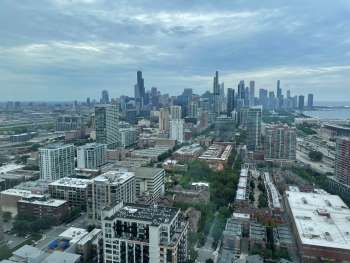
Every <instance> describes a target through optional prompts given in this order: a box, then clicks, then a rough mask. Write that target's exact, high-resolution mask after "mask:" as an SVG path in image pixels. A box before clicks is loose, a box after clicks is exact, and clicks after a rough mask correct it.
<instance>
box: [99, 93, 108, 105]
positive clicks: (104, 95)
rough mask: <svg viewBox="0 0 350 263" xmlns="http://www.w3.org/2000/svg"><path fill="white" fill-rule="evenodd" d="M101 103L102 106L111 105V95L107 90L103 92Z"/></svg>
mask: <svg viewBox="0 0 350 263" xmlns="http://www.w3.org/2000/svg"><path fill="white" fill-rule="evenodd" d="M100 102H101V103H102V104H108V103H109V95H108V91H107V90H102V96H101V100H100Z"/></svg>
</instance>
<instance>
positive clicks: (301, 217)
mask: <svg viewBox="0 0 350 263" xmlns="http://www.w3.org/2000/svg"><path fill="white" fill-rule="evenodd" d="M285 198H286V209H287V212H288V213H289V215H290V218H291V219H292V226H293V231H294V234H295V236H296V240H297V244H298V249H299V252H300V255H301V258H302V261H303V262H345V261H347V260H349V258H350V209H349V208H348V206H347V205H346V204H345V203H344V202H343V201H342V200H341V198H340V197H339V196H337V195H331V194H328V193H325V192H324V191H320V190H316V191H314V192H308V193H305V192H299V191H298V189H294V190H293V191H286V192H285Z"/></svg>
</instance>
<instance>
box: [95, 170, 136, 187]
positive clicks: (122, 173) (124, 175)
mask: <svg viewBox="0 0 350 263" xmlns="http://www.w3.org/2000/svg"><path fill="white" fill-rule="evenodd" d="M134 176H135V174H134V173H133V172H128V171H127V170H123V169H121V170H116V171H108V172H106V173H104V174H101V175H99V176H97V177H95V178H94V179H92V180H93V181H95V182H101V183H102V182H105V183H110V184H115V185H117V184H123V183H125V182H126V181H128V180H130V179H131V178H132V177H134Z"/></svg>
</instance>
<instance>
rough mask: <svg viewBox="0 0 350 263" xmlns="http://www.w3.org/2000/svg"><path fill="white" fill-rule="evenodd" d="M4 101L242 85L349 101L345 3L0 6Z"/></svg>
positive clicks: (237, 0)
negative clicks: (139, 83)
mask: <svg viewBox="0 0 350 263" xmlns="http://www.w3.org/2000/svg"><path fill="white" fill-rule="evenodd" d="M0 25H1V26H0V91H1V92H0V100H1V101H4V100H74V99H78V100H82V99H85V98H86V97H91V98H99V97H100V94H101V90H102V89H107V90H108V91H109V93H110V96H111V97H115V96H119V95H122V94H125V95H133V86H134V84H135V82H136V71H137V70H139V69H141V70H142V71H143V75H144V78H145V85H146V87H147V88H151V87H152V86H155V87H158V88H159V89H160V90H161V92H162V93H170V94H172V95H175V94H179V93H180V92H181V91H182V90H183V89H184V88H193V89H194V91H195V92H196V93H202V92H204V91H206V90H208V89H212V76H213V75H214V71H215V70H219V72H220V81H224V82H225V87H226V88H228V87H236V86H237V84H238V81H239V80H241V79H244V80H245V81H247V82H249V80H255V81H256V88H257V89H259V88H267V89H275V86H276V81H277V79H280V80H281V85H282V88H283V89H284V91H285V90H287V89H291V91H292V94H299V93H308V92H313V93H315V99H316V100H319V101H320V100H342V101H344V100H350V96H349V91H350V85H349V83H350V1H349V0H293V1H290V0H263V1H262V0H226V1H222V0H215V1H214V0H197V1H196V0H144V1H139V0H123V1H119V0H1V1H0Z"/></svg>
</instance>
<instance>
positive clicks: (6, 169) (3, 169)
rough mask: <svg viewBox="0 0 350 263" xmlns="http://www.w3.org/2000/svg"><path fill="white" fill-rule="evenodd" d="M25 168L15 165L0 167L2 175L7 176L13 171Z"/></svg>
mask: <svg viewBox="0 0 350 263" xmlns="http://www.w3.org/2000/svg"><path fill="white" fill-rule="evenodd" d="M23 167H24V165H20V164H14V163H10V164H5V165H3V166H0V174H5V173H8V172H11V171H13V170H18V169H21V168H23Z"/></svg>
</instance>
